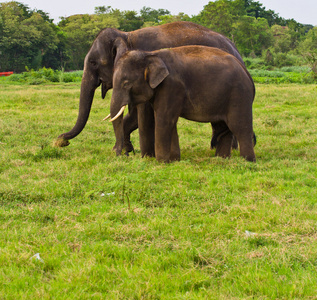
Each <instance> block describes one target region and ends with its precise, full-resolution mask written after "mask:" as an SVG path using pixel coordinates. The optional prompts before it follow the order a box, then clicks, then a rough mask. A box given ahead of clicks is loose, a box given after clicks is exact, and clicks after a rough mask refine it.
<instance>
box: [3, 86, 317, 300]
mask: <svg viewBox="0 0 317 300" xmlns="http://www.w3.org/2000/svg"><path fill="white" fill-rule="evenodd" d="M0 88H1V93H0V265H1V268H0V299H317V296H316V295H317V279H316V278H317V178H316V177H317V137H316V136H317V135H316V128H317V118H316V116H317V105H316V95H317V86H316V85H298V84H288V85H283V84H281V85H273V84H270V85H264V84H263V85H262V84H258V85H257V86H256V88H257V96H256V99H255V102H254V130H255V132H256V135H257V145H256V147H255V152H256V155H257V163H255V164H253V163H248V162H246V161H244V160H243V159H241V158H240V157H239V153H238V152H237V151H234V152H233V155H232V157H231V158H230V159H221V158H216V157H214V152H215V151H214V150H210V149H209V145H210V138H211V128H210V124H199V123H194V122H189V121H186V120H180V121H179V125H178V130H179V135H180V146H181V156H182V159H181V161H180V162H175V163H172V164H168V165H166V164H160V163H157V162H156V161H155V159H150V158H144V159H142V158H141V157H140V152H139V151H136V154H135V155H132V156H130V157H124V156H122V157H116V156H115V153H114V152H113V151H112V147H113V145H114V134H113V129H112V125H111V124H110V123H108V122H101V120H102V119H103V118H104V117H105V116H106V115H107V114H108V113H109V95H108V96H107V98H106V100H105V101H104V100H101V97H100V90H97V92H96V97H95V100H94V103H93V107H92V112H91V115H90V119H89V121H88V123H87V126H86V128H85V129H84V131H83V132H82V133H81V134H80V135H79V136H78V137H76V138H75V139H73V140H72V141H71V144H70V145H69V146H68V147H66V148H54V147H52V144H53V141H54V140H55V139H56V137H57V136H58V135H59V134H61V133H63V132H66V131H68V130H70V129H71V128H72V127H73V125H74V124H75V121H76V118H77V112H78V99H79V90H80V84H79V83H70V84H65V83H64V84H51V85H48V84H47V85H39V86H30V85H12V84H10V85H9V84H5V83H3V84H1V85H0ZM133 143H134V145H135V148H136V149H137V150H138V149H139V147H138V135H137V132H135V133H134V134H133ZM36 253H39V257H40V259H37V258H36V257H34V255H35V254H36Z"/></svg>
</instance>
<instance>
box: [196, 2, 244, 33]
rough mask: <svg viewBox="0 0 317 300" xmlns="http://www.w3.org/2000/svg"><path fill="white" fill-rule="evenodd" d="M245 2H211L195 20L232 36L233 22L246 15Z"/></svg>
mask: <svg viewBox="0 0 317 300" xmlns="http://www.w3.org/2000/svg"><path fill="white" fill-rule="evenodd" d="M243 2H244V1H242V0H235V1H232V0H218V1H214V2H209V3H208V4H207V5H206V6H205V7H204V10H203V11H202V12H201V13H200V14H199V15H198V16H197V17H196V18H194V20H195V21H197V22H198V23H200V24H202V25H204V26H206V27H208V28H210V29H212V30H214V31H216V32H220V33H222V34H224V35H226V36H227V37H231V36H232V28H233V24H234V23H235V22H237V21H238V20H239V18H240V17H241V16H243V15H244V5H243Z"/></svg>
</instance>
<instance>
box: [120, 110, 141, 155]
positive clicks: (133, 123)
mask: <svg viewBox="0 0 317 300" xmlns="http://www.w3.org/2000/svg"><path fill="white" fill-rule="evenodd" d="M136 129H138V112H137V108H136V107H134V108H132V109H131V111H129V113H128V114H127V115H125V116H124V118H123V132H124V144H123V145H124V149H125V151H126V154H128V153H129V152H132V151H133V152H134V148H133V145H132V143H131V140H130V135H131V133H132V132H133V131H134V130H136Z"/></svg>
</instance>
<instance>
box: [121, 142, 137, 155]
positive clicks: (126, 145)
mask: <svg viewBox="0 0 317 300" xmlns="http://www.w3.org/2000/svg"><path fill="white" fill-rule="evenodd" d="M123 148H124V149H125V151H126V152H125V153H126V154H129V153H130V152H133V154H135V151H134V147H133V145H132V143H131V141H130V140H129V141H125V142H124V146H123Z"/></svg>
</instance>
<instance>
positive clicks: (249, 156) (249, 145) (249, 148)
mask: <svg viewBox="0 0 317 300" xmlns="http://www.w3.org/2000/svg"><path fill="white" fill-rule="evenodd" d="M238 117H239V114H237V117H236V118H232V121H233V122H232V121H231V120H229V122H228V127H229V129H230V130H231V131H232V133H233V134H234V135H235V136H236V137H237V140H238V143H239V148H240V156H242V157H244V158H245V159H246V160H247V161H251V162H255V161H256V158H255V153H254V136H255V135H254V132H253V127H252V111H251V112H250V113H249V114H245V118H244V119H243V120H241V118H238ZM234 120H238V121H234Z"/></svg>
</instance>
